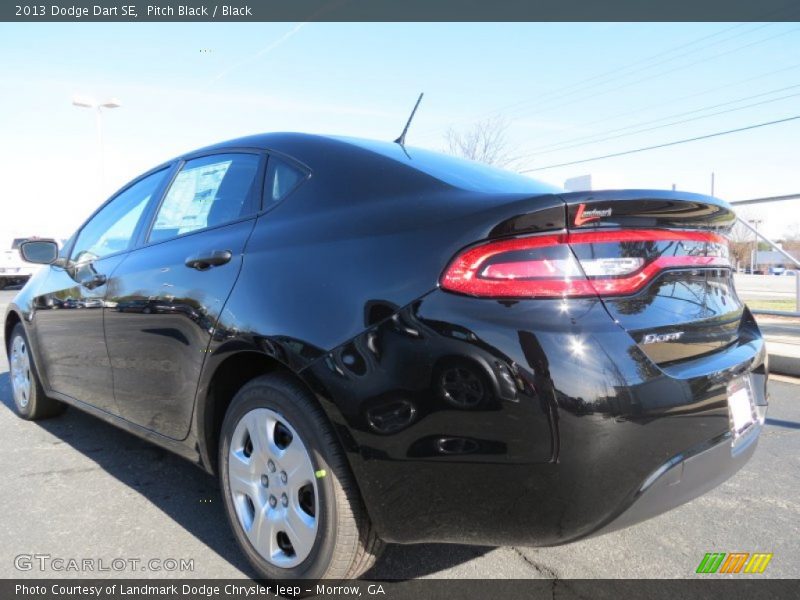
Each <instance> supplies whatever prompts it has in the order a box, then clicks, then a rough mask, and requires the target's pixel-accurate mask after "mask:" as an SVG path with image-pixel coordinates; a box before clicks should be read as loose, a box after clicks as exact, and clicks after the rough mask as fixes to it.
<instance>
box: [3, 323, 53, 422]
mask: <svg viewBox="0 0 800 600" xmlns="http://www.w3.org/2000/svg"><path fill="white" fill-rule="evenodd" d="M8 362H9V367H10V369H9V371H10V372H9V375H10V376H11V392H12V395H13V396H14V408H16V410H17V414H18V415H19V416H20V417H22V418H23V419H28V420H31V421H34V420H36V419H46V418H48V417H54V416H56V415H59V414H61V413H62V412H64V409H65V408H66V404H64V403H62V402H59V401H58V400H53V399H52V398H48V397H47V396H45V393H44V389H43V388H42V384H41V382H40V381H39V376H38V375H37V373H36V365H35V364H34V362H33V355H32V354H31V349H30V344H29V343H28V338H27V336H26V335H25V330H24V329H23V328H22V324H21V323H17V324H16V325H15V326H14V329H13V330H12V331H11V336H10V337H9V339H8Z"/></svg>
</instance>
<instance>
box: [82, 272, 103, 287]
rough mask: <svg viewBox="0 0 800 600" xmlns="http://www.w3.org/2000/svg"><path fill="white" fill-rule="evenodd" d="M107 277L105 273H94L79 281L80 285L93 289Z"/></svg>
mask: <svg viewBox="0 0 800 600" xmlns="http://www.w3.org/2000/svg"><path fill="white" fill-rule="evenodd" d="M106 281H108V279H107V278H106V276H105V275H101V274H100V273H95V274H94V275H92V276H91V277H88V278H86V279H84V280H83V281H81V285H82V286H83V287H85V288H86V289H87V290H93V289H94V288H98V287H100V286H101V285H105V283H106Z"/></svg>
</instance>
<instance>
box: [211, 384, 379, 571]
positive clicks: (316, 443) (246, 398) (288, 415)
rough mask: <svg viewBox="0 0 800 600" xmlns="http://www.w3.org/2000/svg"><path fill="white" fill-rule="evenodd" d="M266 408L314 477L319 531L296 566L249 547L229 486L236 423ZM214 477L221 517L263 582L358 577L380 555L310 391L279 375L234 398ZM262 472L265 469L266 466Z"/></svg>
mask: <svg viewBox="0 0 800 600" xmlns="http://www.w3.org/2000/svg"><path fill="white" fill-rule="evenodd" d="M259 408H266V409H269V410H271V411H273V412H275V413H278V415H280V416H281V417H282V418H285V419H286V423H287V424H288V425H289V426H290V427H291V428H293V429H294V430H295V431H296V432H297V434H298V435H299V436H300V438H301V440H302V443H303V445H304V446H305V447H306V449H307V451H308V455H309V456H310V459H311V463H312V465H313V469H314V471H315V472H316V473H319V472H321V471H324V472H325V474H324V476H322V477H319V478H318V479H317V480H316V482H317V493H318V496H319V499H318V506H316V515H317V516H318V526H317V532H316V537H315V539H314V542H313V546H312V549H311V550H310V553H309V554H308V556H307V557H306V558H305V559H304V560H303V561H302V562H301V563H300V564H298V565H296V566H294V567H290V568H286V567H280V566H277V565H275V564H273V563H271V562H269V561H268V560H266V559H265V558H264V557H263V556H262V555H261V554H260V553H259V552H258V550H256V548H255V547H254V546H253V545H252V544H251V543H250V540H249V539H248V537H247V534H246V532H245V530H244V528H243V526H242V524H241V523H240V521H239V517H238V516H237V513H236V508H235V506H234V500H233V495H232V492H231V486H230V481H229V473H228V471H229V468H228V467H229V465H228V455H229V452H230V448H231V443H232V438H233V435H234V431H235V429H236V426H237V425H238V424H239V421H240V420H241V419H242V418H243V417H244V416H245V415H247V414H248V413H249V412H250V411H252V410H254V409H259ZM218 465H219V469H218V470H219V477H220V488H221V489H222V496H223V501H224V504H225V512H226V514H227V515H228V521H229V523H230V525H231V528H232V529H233V532H234V535H235V537H236V539H237V541H238V542H239V545H240V547H241V548H242V550H243V551H244V553H245V555H246V556H247V558H248V560H249V561H250V563H251V564H252V565H253V566H254V567H255V569H256V570H257V571H258V573H259V575H261V576H262V577H264V578H266V579H272V580H282V579H344V578H355V577H359V576H360V575H361V574H363V573H364V572H365V571H367V570H368V569H369V568H370V567H371V566H372V565H373V564H374V563H375V560H376V559H377V558H378V556H379V555H380V552H381V551H382V549H383V543H382V542H381V540H380V539H379V538H378V537H377V536H376V535H375V533H374V531H373V528H372V525H371V523H370V520H369V517H368V516H367V512H366V510H365V508H364V505H363V501H362V499H361V494H360V493H359V491H358V487H357V485H356V483H355V480H354V478H353V475H352V473H351V472H350V468H349V465H348V464H347V460H346V458H345V456H344V452H343V450H342V448H341V446H340V444H339V442H338V440H337V439H336V436H335V434H334V431H333V428H332V427H331V424H330V422H329V421H328V419H327V417H326V416H325V414H324V413H323V411H322V409H321V408H320V407H319V405H318V404H317V402H316V400H315V399H314V397H313V396H312V395H311V394H310V392H309V391H308V390H307V389H305V388H304V387H303V386H302V385H300V384H299V383H298V382H297V381H295V380H294V379H293V378H292V377H289V376H286V375H284V374H270V375H263V376H261V377H258V378H256V379H254V380H252V381H250V382H249V383H247V384H246V385H245V386H244V387H243V388H242V389H241V390H239V392H238V393H237V394H236V396H235V397H234V399H233V401H232V402H231V405H230V406H229V408H228V410H227V412H226V414H225V419H224V421H223V424H222V431H221V433H220V444H219V457H218ZM265 469H266V466H265Z"/></svg>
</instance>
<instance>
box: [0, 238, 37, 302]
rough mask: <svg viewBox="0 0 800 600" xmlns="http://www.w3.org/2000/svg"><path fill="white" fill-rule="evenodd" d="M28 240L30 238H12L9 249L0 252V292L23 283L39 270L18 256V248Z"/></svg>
mask: <svg viewBox="0 0 800 600" xmlns="http://www.w3.org/2000/svg"><path fill="white" fill-rule="evenodd" d="M28 239H32V238H14V239H13V241H12V242H11V247H10V248H8V249H5V250H2V251H0V290H2V289H5V288H6V287H8V286H12V285H20V284H23V283H25V282H26V281H28V279H30V278H31V277H33V275H34V273H36V272H37V271H38V270H39V269H40V268H41V265H34V264H31V263H27V262H25V261H24V260H22V256H20V253H19V247H20V245H21V244H22V242H25V241H27V240H28Z"/></svg>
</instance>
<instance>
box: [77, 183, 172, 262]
mask: <svg viewBox="0 0 800 600" xmlns="http://www.w3.org/2000/svg"><path fill="white" fill-rule="evenodd" d="M166 173H167V169H163V170H161V171H158V172H157V173H153V174H152V175H148V176H147V177H145V178H144V179H141V180H139V181H137V182H136V183H134V184H133V185H132V186H130V187H128V188H127V189H126V190H125V191H123V192H122V193H120V194H119V195H118V196H117V197H115V198H114V199H113V200H111V201H110V202H109V203H108V204H106V205H105V206H104V207H103V208H101V209H100V211H99V212H98V213H97V214H96V215H95V216H93V217H92V218H91V219H90V220H89V222H87V223H86V225H84V226H83V228H82V229H81V230H80V232H79V233H78V237H77V239H76V240H75V245H74V246H73V248H72V260H73V261H74V262H77V263H84V262H87V261H90V260H96V259H98V258H103V257H104V256H108V255H109V254H114V253H115V252H121V251H123V250H127V249H128V248H129V247H130V244H131V240H132V239H133V235H134V232H135V231H136V226H137V225H138V223H139V219H141V217H142V213H144V209H145V207H146V206H147V203H148V202H149V201H150V198H152V196H153V194H154V193H155V192H156V191H157V190H158V187H159V185H160V184H161V182H162V181H163V179H164V176H165V175H166Z"/></svg>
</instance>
